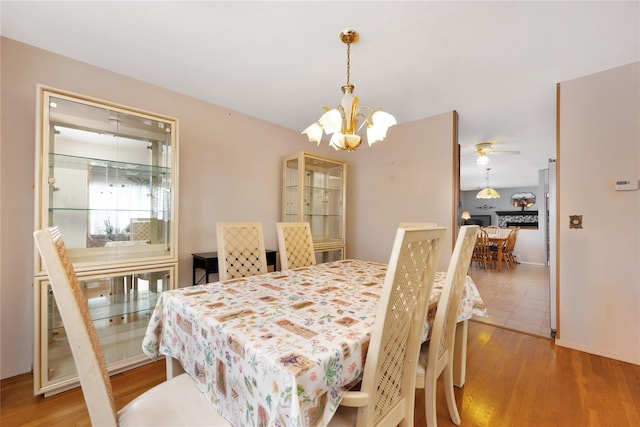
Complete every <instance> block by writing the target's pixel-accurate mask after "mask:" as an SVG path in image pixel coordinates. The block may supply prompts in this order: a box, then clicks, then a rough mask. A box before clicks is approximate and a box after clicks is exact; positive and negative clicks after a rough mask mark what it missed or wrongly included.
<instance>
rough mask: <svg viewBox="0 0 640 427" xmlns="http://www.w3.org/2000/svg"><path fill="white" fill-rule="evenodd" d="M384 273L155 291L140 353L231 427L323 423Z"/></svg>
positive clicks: (316, 273)
mask: <svg viewBox="0 0 640 427" xmlns="http://www.w3.org/2000/svg"><path fill="white" fill-rule="evenodd" d="M386 268H387V266H386V265H385V264H379V263H374V262H366V261H358V260H343V261H337V262H331V263H325V264H319V265H317V266H313V267H305V268H300V269H296V270H286V271H283V272H272V273H269V274H265V275H260V276H252V277H246V278H240V279H233V280H227V281H224V282H218V283H209V284H205V285H197V286H192V287H189V288H181V289H176V290H172V291H167V292H163V293H162V295H161V297H160V299H159V300H158V303H157V305H156V307H155V310H154V312H153V314H152V316H151V320H150V323H149V325H148V328H147V331H146V334H145V337H144V339H143V351H144V352H145V354H147V355H148V356H150V357H153V358H156V357H158V356H160V355H165V356H171V357H173V358H176V359H177V360H179V361H180V362H181V364H182V366H183V367H184V370H185V371H186V372H188V373H189V374H190V375H191V376H192V377H193V378H194V380H195V382H196V384H197V386H198V388H199V389H200V390H201V391H202V392H203V393H205V394H206V395H207V396H208V398H209V399H210V400H211V402H212V404H215V405H216V406H217V408H218V410H219V411H220V412H221V414H222V415H223V416H224V417H225V418H227V419H228V420H229V421H230V422H232V423H233V425H234V426H322V425H326V424H327V422H328V421H329V419H330V418H331V416H332V415H333V413H334V412H335V410H336V409H337V406H338V404H339V402H340V399H341V397H342V394H343V392H344V390H346V389H347V388H348V386H349V385H351V384H353V383H355V382H357V381H358V379H359V377H360V375H361V373H362V368H363V362H364V358H365V356H366V350H367V348H368V343H369V335H370V333H371V329H372V326H373V322H374V320H375V314H376V307H377V304H378V300H379V297H380V291H381V286H382V283H383V282H384V277H385V274H386ZM444 277H445V274H444V273H437V274H436V279H435V282H434V289H433V291H432V294H431V298H430V307H429V315H428V318H429V322H427V323H426V325H428V324H429V323H430V321H432V320H433V317H434V315H435V309H436V306H437V301H438V299H439V297H440V293H441V291H442V284H443V282H444ZM472 314H476V315H479V316H486V309H485V307H484V304H483V303H482V299H481V298H480V295H479V294H478V291H477V289H476V287H475V285H474V284H473V282H472V281H471V279H470V278H468V279H467V284H466V286H465V293H464V295H463V302H462V304H461V305H460V309H459V314H458V319H459V320H466V319H469V318H470V317H471V316H472ZM427 333H428V327H426V328H425V339H426V335H427Z"/></svg>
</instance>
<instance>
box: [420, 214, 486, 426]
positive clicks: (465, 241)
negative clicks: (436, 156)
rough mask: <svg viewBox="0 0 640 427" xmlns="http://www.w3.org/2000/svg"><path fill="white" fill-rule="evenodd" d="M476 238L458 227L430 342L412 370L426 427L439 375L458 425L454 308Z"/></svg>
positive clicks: (432, 416) (432, 422)
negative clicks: (422, 401)
mask: <svg viewBox="0 0 640 427" xmlns="http://www.w3.org/2000/svg"><path fill="white" fill-rule="evenodd" d="M477 236H478V226H477V225H465V226H462V227H460V231H459V232H458V239H457V240H456V245H455V247H454V248H453V254H452V255H451V259H450V261H449V268H448V269H447V277H446V279H445V283H444V287H443V289H442V294H441V295H440V300H439V301H438V308H437V310H436V317H435V319H434V321H433V326H432V330H431V338H430V340H429V341H428V342H426V343H425V344H423V345H422V348H421V351H420V361H419V362H418V368H417V370H416V387H417V388H424V389H425V390H424V396H425V417H426V421H427V425H428V426H429V427H436V426H437V417H436V384H437V382H438V377H440V375H443V379H444V393H445V397H446V400H447V407H448V409H449V416H450V417H451V420H452V421H453V422H454V424H456V425H459V424H460V414H459V413H458V407H457V406H456V398H455V395H454V394H453V348H454V344H455V335H456V323H457V317H458V307H459V306H460V301H461V300H462V291H463V290H464V284H465V281H466V280H467V272H468V270H469V264H470V262H471V256H472V254H473V248H474V246H475V243H476V239H477Z"/></svg>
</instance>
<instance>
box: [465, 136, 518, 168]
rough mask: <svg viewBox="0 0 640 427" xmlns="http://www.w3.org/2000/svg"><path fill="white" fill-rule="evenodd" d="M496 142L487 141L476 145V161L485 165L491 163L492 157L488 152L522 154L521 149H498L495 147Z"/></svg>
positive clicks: (492, 153)
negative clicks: (490, 157)
mask: <svg viewBox="0 0 640 427" xmlns="http://www.w3.org/2000/svg"><path fill="white" fill-rule="evenodd" d="M494 144H495V142H491V141H486V142H480V143H478V144H476V145H474V147H475V151H476V153H475V155H476V163H477V164H478V165H481V166H484V165H486V164H487V163H489V161H490V159H489V156H488V154H491V155H494V154H520V151H515V150H496V149H494V148H493V146H494Z"/></svg>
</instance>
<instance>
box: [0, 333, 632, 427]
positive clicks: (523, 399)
mask: <svg viewBox="0 0 640 427" xmlns="http://www.w3.org/2000/svg"><path fill="white" fill-rule="evenodd" d="M164 372H165V371H164V361H159V362H155V363H152V364H149V365H145V366H142V367H140V368H136V369H133V370H131V371H127V372H125V373H122V374H118V375H115V376H113V377H112V383H113V389H114V394H115V399H116V406H117V407H118V408H121V407H123V406H124V405H125V404H126V403H127V402H129V401H130V400H131V399H133V398H134V397H135V396H136V395H138V394H139V393H141V392H142V391H144V390H146V389H148V388H150V387H152V386H153V385H155V384H158V383H159V382H161V381H163V380H164V376H165V374H164ZM455 395H456V401H457V405H458V408H459V411H460V416H461V418H462V424H461V425H462V426H467V427H489V426H490V427H514V426H516V427H540V426H544V427H553V426H558V427H565V426H580V427H582V426H594V427H595V426H598V427H600V426H615V427H625V426H640V366H637V365H632V364H630V363H624V362H619V361H616V360H612V359H607V358H603V357H600V356H594V355H590V354H587V353H583V352H580V351H576V350H571V349H568V348H563V347H556V346H555V345H554V344H553V341H552V340H551V339H549V338H543V337H536V336H533V335H529V334H522V333H518V332H514V331H511V330H508V329H504V328H499V327H495V326H492V325H488V324H484V323H479V322H475V321H471V322H469V341H468V354H467V377H466V384H465V386H464V387H463V388H461V389H456V390H455ZM0 400H1V404H0V414H1V415H0V425H2V426H3V427H13V426H51V427H56V426H74V425H75V426H89V425H90V423H89V416H88V413H87V410H86V406H85V404H84V400H83V397H82V393H81V391H80V389H74V390H70V391H66V392H64V393H60V394H57V395H54V396H51V397H47V398H43V397H42V396H38V397H34V396H33V380H32V376H31V374H24V375H19V376H16V377H13V378H9V379H5V380H2V382H1V391H0ZM437 402H438V405H437V415H438V425H439V426H440V427H447V426H453V425H454V424H453V423H452V422H451V420H450V419H449V414H448V411H447V405H446V403H445V399H444V394H443V392H442V380H440V382H439V389H438V394H437ZM415 427H425V417H424V393H423V391H422V390H418V391H417V392H416V418H415Z"/></svg>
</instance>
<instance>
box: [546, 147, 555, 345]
mask: <svg viewBox="0 0 640 427" xmlns="http://www.w3.org/2000/svg"><path fill="white" fill-rule="evenodd" d="M556 174H557V166H556V160H555V159H549V167H548V169H547V191H546V193H545V198H544V200H545V205H546V206H545V212H546V219H547V220H546V221H545V223H546V227H545V235H546V242H547V265H548V266H549V306H550V307H549V312H550V315H551V319H550V326H551V337H552V338H555V337H556V327H557V319H556V272H557V256H556V255H557V247H556V242H557V235H556V222H557V221H556V219H557V212H558V206H557V198H556V195H557V188H556Z"/></svg>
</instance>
